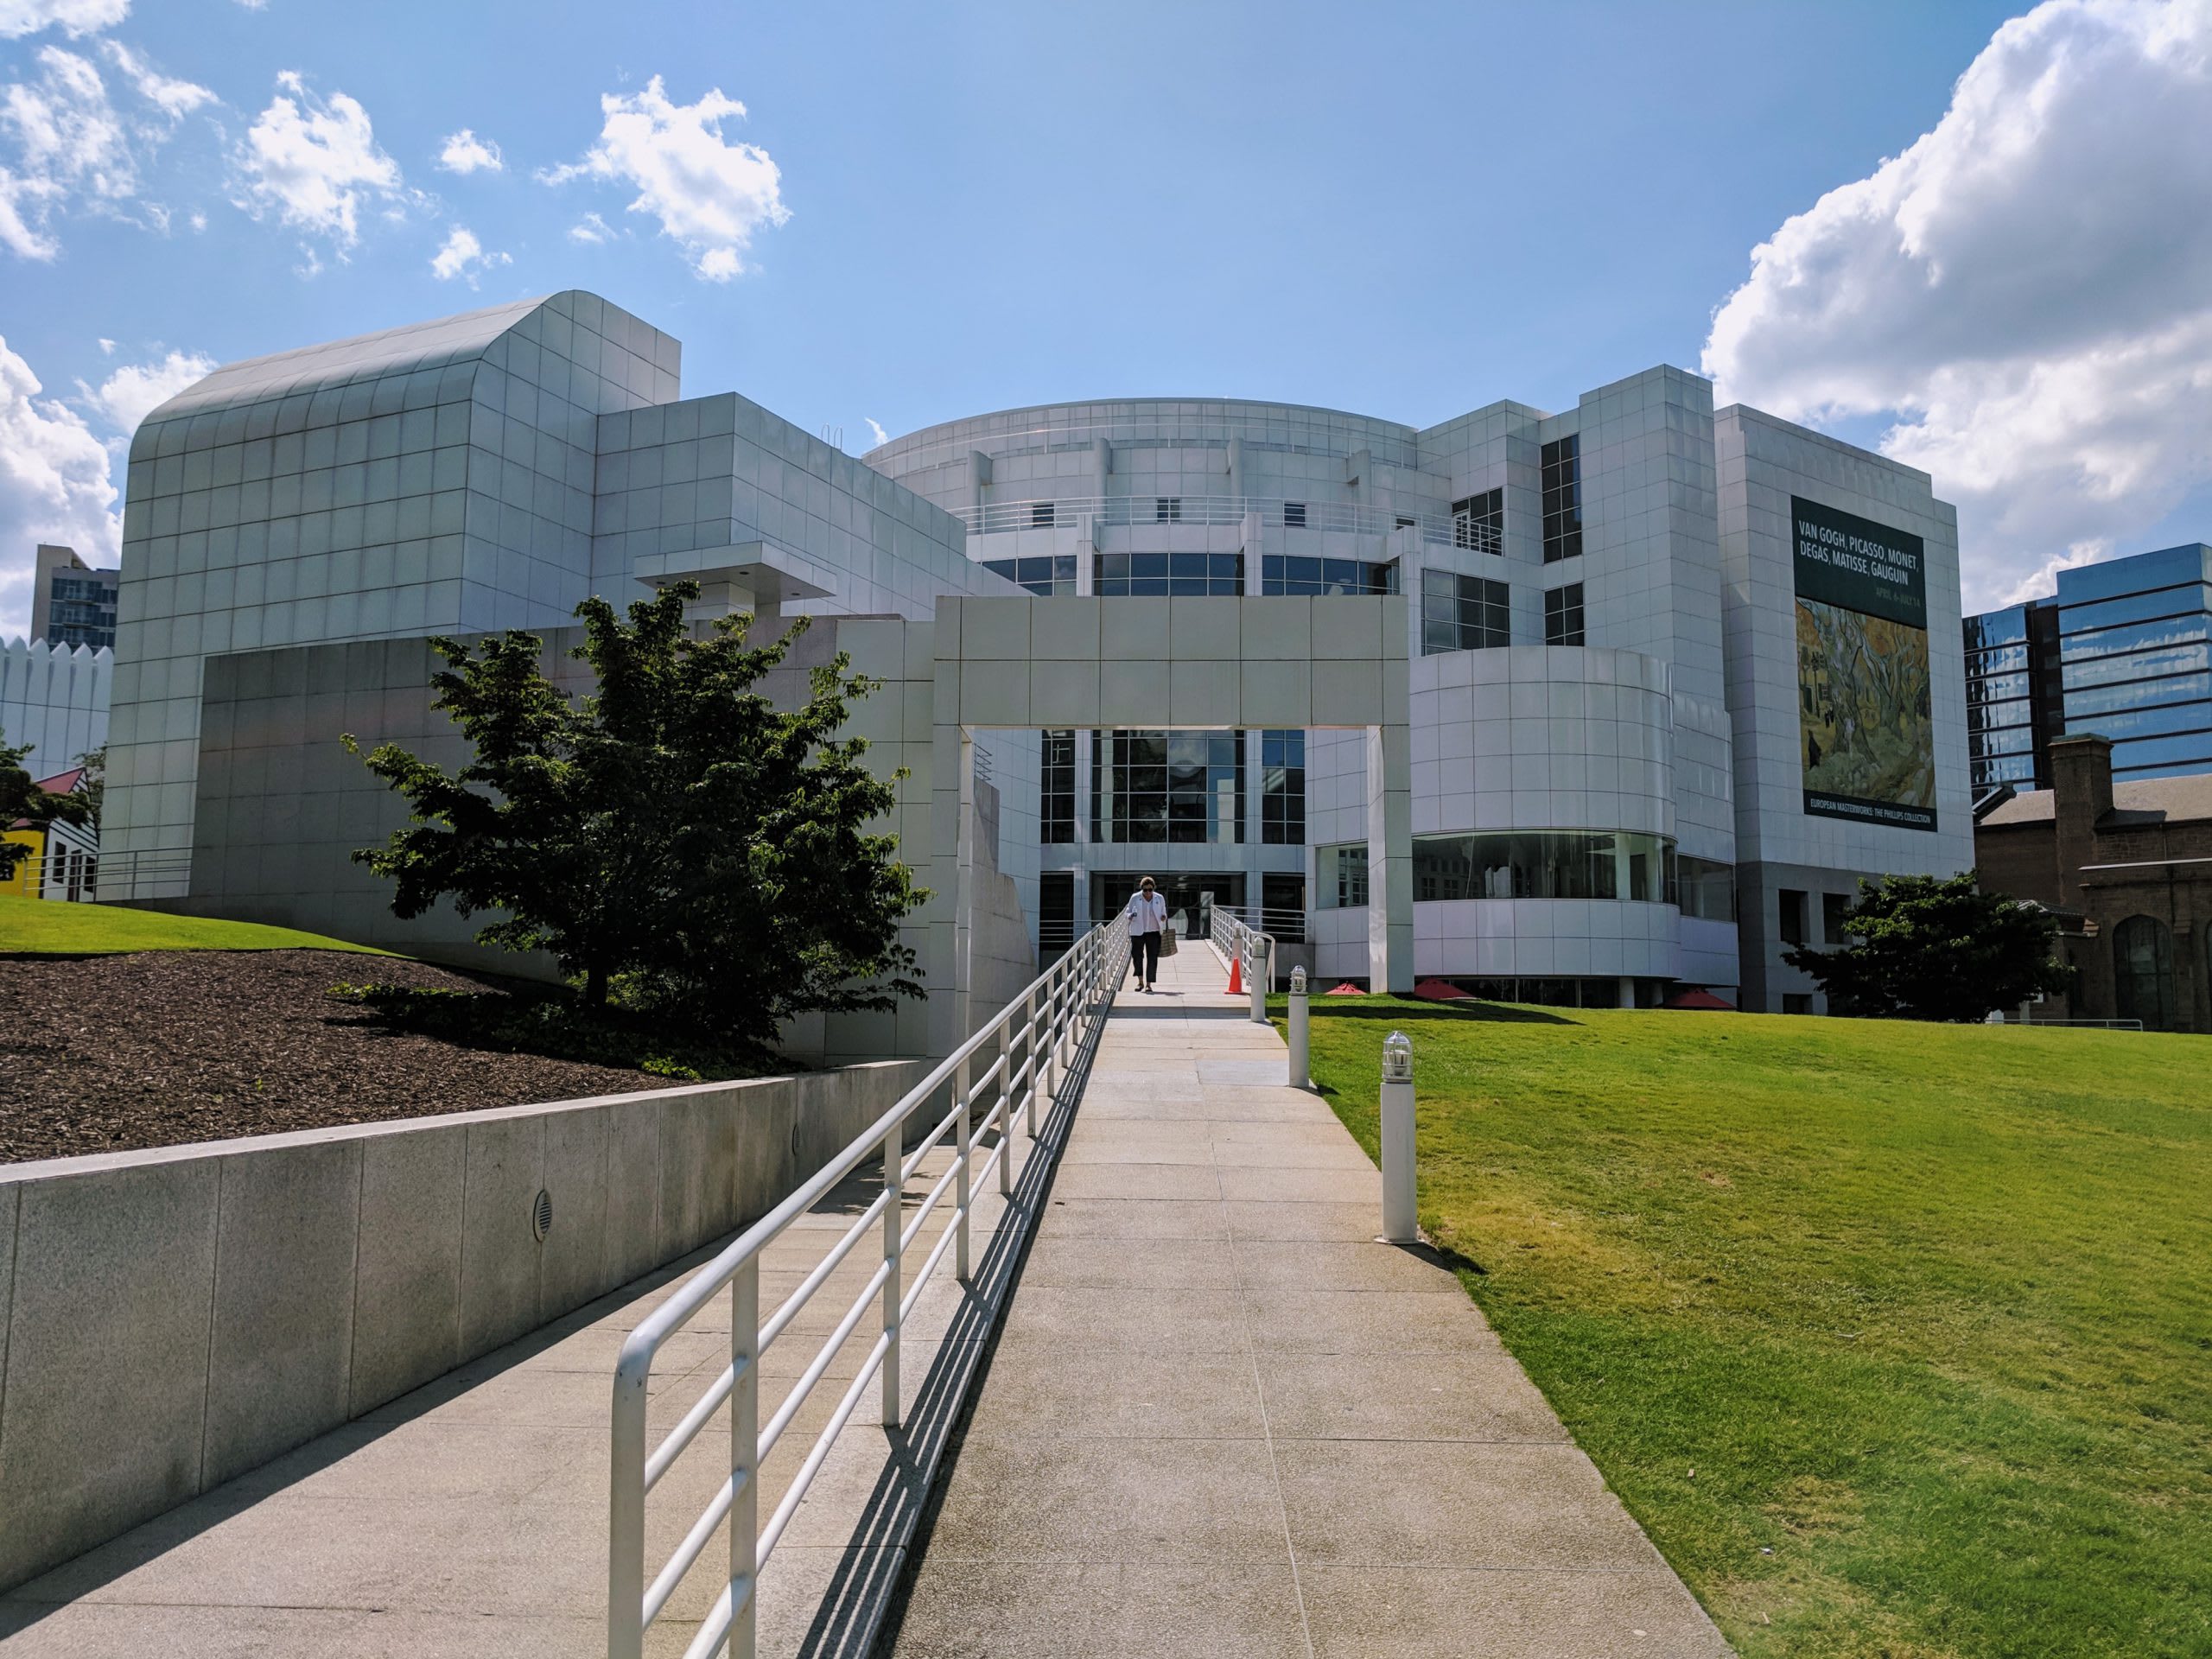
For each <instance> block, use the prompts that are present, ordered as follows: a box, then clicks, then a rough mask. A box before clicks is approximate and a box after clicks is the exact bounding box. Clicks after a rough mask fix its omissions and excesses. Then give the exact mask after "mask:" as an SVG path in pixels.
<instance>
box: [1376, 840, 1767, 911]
mask: <svg viewBox="0 0 2212 1659" xmlns="http://www.w3.org/2000/svg"><path fill="white" fill-rule="evenodd" d="M1674 848H1675V843H1674V842H1672V841H1670V840H1669V839H1668V838H1667V837H1665V836H1647V835H1638V834H1633V833H1630V832H1628V831H1614V830H1597V831H1590V830H1579V829H1530V830H1519V831H1513V832H1507V833H1497V834H1491V835H1479V836H1415V837H1414V849H1413V852H1414V871H1413V874H1414V899H1415V900H1417V901H1426V902H1430V903H1434V902H1437V901H1439V900H1446V901H1448V900H1452V899H1631V900H1634V901H1636V902H1637V903H1641V904H1662V903H1665V902H1667V901H1668V900H1669V890H1668V889H1669V882H1668V871H1669V867H1670V865H1671V864H1672V862H1673V861H1674ZM1714 868H1719V869H1723V870H1726V868H1727V867H1726V865H1721V866H1717V867H1714Z"/></svg>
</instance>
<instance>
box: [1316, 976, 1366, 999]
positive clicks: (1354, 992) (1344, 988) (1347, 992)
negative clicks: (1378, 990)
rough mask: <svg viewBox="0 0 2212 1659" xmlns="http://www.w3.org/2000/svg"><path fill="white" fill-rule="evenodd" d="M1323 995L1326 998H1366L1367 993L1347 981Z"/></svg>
mask: <svg viewBox="0 0 2212 1659" xmlns="http://www.w3.org/2000/svg"><path fill="white" fill-rule="evenodd" d="M1322 995H1325V996H1365V995H1367V993H1366V992H1365V991H1363V990H1361V989H1360V988H1359V987H1358V986H1357V985H1355V984H1353V983H1352V982H1351V981H1350V980H1348V979H1347V980H1345V981H1344V982H1342V983H1341V984H1338V985H1335V986H1332V987H1331V988H1329V989H1328V990H1326V991H1325V992H1323V993H1322Z"/></svg>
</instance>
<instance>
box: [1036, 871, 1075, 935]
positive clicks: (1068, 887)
mask: <svg viewBox="0 0 2212 1659" xmlns="http://www.w3.org/2000/svg"><path fill="white" fill-rule="evenodd" d="M1074 943H1075V872H1074V871H1072V870H1046V871H1044V872H1042V873H1041V874H1039V876H1038V878H1037V944H1038V946H1039V949H1041V950H1066V949H1067V948H1068V946H1070V945H1071V944H1074Z"/></svg>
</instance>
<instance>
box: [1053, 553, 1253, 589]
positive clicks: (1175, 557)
mask: <svg viewBox="0 0 2212 1659" xmlns="http://www.w3.org/2000/svg"><path fill="white" fill-rule="evenodd" d="M1090 585H1091V591H1092V592H1093V593H1095V594H1098V595H1099V597H1101V598H1102V599H1126V598H1128V597H1130V596H1131V595H1136V596H1140V597H1141V596H1144V595H1147V594H1149V595H1154V596H1160V595H1173V597H1175V598H1178V599H1202V598H1205V597H1206V596H1207V595H1209V594H1211V595H1213V596H1215V597H1217V598H1230V599H1234V598H1235V597H1236V595H1237V594H1241V593H1243V591H1244V556H1243V554H1242V553H1101V554H1098V555H1097V556H1096V557H1095V558H1094V559H1093V560H1092V562H1091V582H1090Z"/></svg>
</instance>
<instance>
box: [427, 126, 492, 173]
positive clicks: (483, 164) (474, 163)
mask: <svg viewBox="0 0 2212 1659" xmlns="http://www.w3.org/2000/svg"><path fill="white" fill-rule="evenodd" d="M438 165H439V166H440V167H442V168H444V169H445V170H446V171H447V172H448V173H462V174H467V173H499V172H503V171H505V168H506V162H505V160H504V159H502V158H501V156H500V155H499V145H497V144H495V143H493V142H492V141H491V140H490V139H489V138H479V137H477V136H476V134H475V133H474V131H473V130H471V129H469V128H467V127H463V128H462V129H461V130H460V131H459V132H456V133H452V134H449V135H448V137H447V138H446V141H445V143H444V145H443V146H442V148H441V149H439V151H438Z"/></svg>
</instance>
